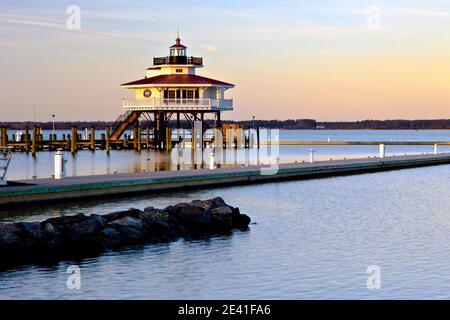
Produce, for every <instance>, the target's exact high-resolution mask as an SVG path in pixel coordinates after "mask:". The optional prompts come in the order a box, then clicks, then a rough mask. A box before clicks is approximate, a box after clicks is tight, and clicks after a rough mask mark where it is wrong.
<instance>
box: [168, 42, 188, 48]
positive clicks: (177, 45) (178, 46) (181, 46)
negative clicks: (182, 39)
mask: <svg viewBox="0 0 450 320" xmlns="http://www.w3.org/2000/svg"><path fill="white" fill-rule="evenodd" d="M173 48H183V49H185V48H187V47H186V46H183V45H182V44H181V43H175V44H174V45H173V46H171V47H170V49H173Z"/></svg>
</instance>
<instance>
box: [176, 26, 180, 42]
mask: <svg viewBox="0 0 450 320" xmlns="http://www.w3.org/2000/svg"><path fill="white" fill-rule="evenodd" d="M175 42H176V43H177V44H180V42H181V40H180V29H179V28H178V26H177V38H176V40H175Z"/></svg>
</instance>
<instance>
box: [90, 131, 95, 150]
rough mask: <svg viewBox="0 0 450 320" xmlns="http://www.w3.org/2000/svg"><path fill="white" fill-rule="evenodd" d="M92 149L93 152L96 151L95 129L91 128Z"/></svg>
mask: <svg viewBox="0 0 450 320" xmlns="http://www.w3.org/2000/svg"><path fill="white" fill-rule="evenodd" d="M90 147H91V151H95V128H91V142H90Z"/></svg>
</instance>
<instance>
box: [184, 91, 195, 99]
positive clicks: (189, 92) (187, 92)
mask: <svg viewBox="0 0 450 320" xmlns="http://www.w3.org/2000/svg"><path fill="white" fill-rule="evenodd" d="M186 98H187V99H194V90H186Z"/></svg>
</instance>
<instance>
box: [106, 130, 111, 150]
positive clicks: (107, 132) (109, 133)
mask: <svg viewBox="0 0 450 320" xmlns="http://www.w3.org/2000/svg"><path fill="white" fill-rule="evenodd" d="M110 136H111V128H110V127H106V142H105V149H106V154H109V147H110V146H109V139H110Z"/></svg>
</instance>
